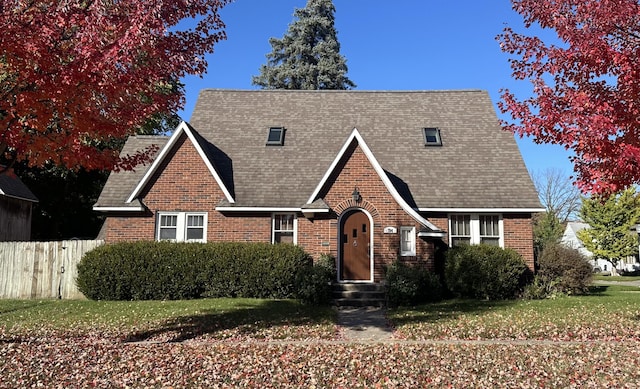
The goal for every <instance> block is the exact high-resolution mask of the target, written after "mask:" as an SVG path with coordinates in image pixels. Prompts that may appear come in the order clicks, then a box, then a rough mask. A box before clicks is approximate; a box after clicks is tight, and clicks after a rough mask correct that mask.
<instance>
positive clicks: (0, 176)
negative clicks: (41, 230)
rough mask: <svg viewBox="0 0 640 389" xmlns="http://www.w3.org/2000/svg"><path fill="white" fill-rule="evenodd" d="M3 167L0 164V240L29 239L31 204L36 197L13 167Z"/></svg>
mask: <svg viewBox="0 0 640 389" xmlns="http://www.w3.org/2000/svg"><path fill="white" fill-rule="evenodd" d="M5 169H6V168H5V167H3V166H0V172H2V173H0V242H8V241H25V240H29V239H31V217H32V212H33V211H32V209H33V204H34V203H37V202H38V198H37V197H36V196H35V195H34V194H33V193H32V192H31V191H30V190H29V188H27V186H26V185H25V184H24V183H23V182H22V181H21V180H20V178H18V176H16V175H15V173H14V172H13V169H6V170H5ZM3 170H4V171H3Z"/></svg>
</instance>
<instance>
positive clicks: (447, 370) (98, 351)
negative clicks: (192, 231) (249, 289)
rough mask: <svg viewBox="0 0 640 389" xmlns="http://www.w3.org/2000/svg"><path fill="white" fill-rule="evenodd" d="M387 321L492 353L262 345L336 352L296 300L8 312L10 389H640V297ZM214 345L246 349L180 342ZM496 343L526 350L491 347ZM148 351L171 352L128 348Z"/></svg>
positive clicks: (2, 331) (607, 291)
mask: <svg viewBox="0 0 640 389" xmlns="http://www.w3.org/2000/svg"><path fill="white" fill-rule="evenodd" d="M389 318H390V319H391V320H392V322H393V324H394V325H395V326H396V328H397V330H398V331H397V333H398V334H399V336H400V337H405V338H411V339H418V340H419V339H445V340H446V339H448V340H454V339H486V340H488V342H479V343H478V342H443V343H440V342H434V343H420V342H418V343H414V342H396V343H371V344H369V343H340V342H337V343H336V342H327V343H324V342H304V341H303V342H294V343H289V342H260V341H256V340H259V339H304V340H306V339H336V331H335V329H336V325H335V322H336V314H335V311H334V310H333V309H331V308H329V307H309V306H304V305H300V304H298V303H296V302H293V301H288V300H281V301H280V300H254V299H205V300H190V301H136V302H100V301H57V300H43V301H16V300H0V377H1V378H0V388H3V387H150V388H153V387H173V388H194V387H264V388H273V387H278V388H299V387H349V388H351V387H353V388H367V387H380V388H405V387H406V388H410V387H411V388H414V387H454V388H466V387H504V388H512V387H520V388H539V387H636V386H637V383H638V382H640V371H638V361H640V347H638V345H640V288H633V287H622V286H596V287H593V288H592V289H591V293H590V294H589V295H586V296H573V297H558V298H556V299H548V300H539V301H498V302H490V301H476V300H449V301H444V302H440V303H434V304H427V305H422V306H419V307H414V308H402V309H396V310H392V311H389ZM208 338H215V339H236V340H242V342H215V343H207V342H181V343H179V342H178V341H182V340H191V339H193V340H200V339H208ZM496 339H498V340H500V339H507V340H508V339H523V340H525V341H523V342H492V341H491V340H496ZM529 339H539V340H544V341H545V342H531V341H529ZM138 340H160V341H164V342H162V343H154V342H143V343H127V342H128V341H138ZM567 340H569V341H572V342H566V341H567ZM585 340H594V342H584V341H585ZM616 340H617V341H616ZM546 341H551V342H546ZM553 341H560V342H553Z"/></svg>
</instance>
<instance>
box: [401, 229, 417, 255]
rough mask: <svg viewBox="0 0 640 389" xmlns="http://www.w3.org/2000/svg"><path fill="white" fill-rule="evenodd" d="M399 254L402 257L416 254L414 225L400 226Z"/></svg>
mask: <svg viewBox="0 0 640 389" xmlns="http://www.w3.org/2000/svg"><path fill="white" fill-rule="evenodd" d="M400 255H401V256H403V257H407V256H414V255H416V228H415V227H405V226H402V227H400Z"/></svg>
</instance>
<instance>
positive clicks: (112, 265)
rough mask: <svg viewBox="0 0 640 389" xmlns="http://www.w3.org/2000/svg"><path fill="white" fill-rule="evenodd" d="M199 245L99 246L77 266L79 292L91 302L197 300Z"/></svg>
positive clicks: (132, 244) (138, 243)
mask: <svg viewBox="0 0 640 389" xmlns="http://www.w3.org/2000/svg"><path fill="white" fill-rule="evenodd" d="M201 249H202V244H174V243H169V242H135V243H121V244H114V245H104V246H100V247H98V248H96V249H94V250H92V251H90V252H88V253H86V254H85V255H84V257H83V258H82V260H81V261H80V263H79V264H78V278H77V284H78V289H79V290H80V291H81V292H82V293H83V294H84V295H85V296H86V297H87V298H90V299H94V300H167V299H191V298H197V297H199V296H200V294H201V293H202V292H203V288H202V285H199V284H198V283H197V282H195V280H196V279H197V277H198V270H199V263H198V261H199V258H200V252H201Z"/></svg>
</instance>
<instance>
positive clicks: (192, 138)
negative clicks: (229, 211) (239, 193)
mask: <svg viewBox="0 0 640 389" xmlns="http://www.w3.org/2000/svg"><path fill="white" fill-rule="evenodd" d="M183 133H185V134H186V135H187V137H189V140H190V141H191V143H192V144H193V146H194V147H195V148H196V150H197V151H198V154H199V155H200V158H202V161H203V162H204V163H205V165H206V166H207V169H209V172H210V173H211V175H212V176H213V178H214V179H215V180H216V182H217V183H218V185H219V186H220V189H221V190H222V192H223V193H224V196H225V197H226V199H227V201H228V202H229V203H232V204H233V203H235V200H234V199H233V197H232V196H231V193H230V192H229V190H228V189H227V187H226V185H225V184H224V182H223V181H222V179H221V178H220V175H219V174H218V172H217V171H216V169H215V168H214V167H213V164H212V163H211V161H210V160H209V158H207V155H206V154H205V152H204V150H203V149H202V146H201V145H200V142H199V141H198V140H197V139H196V137H195V136H194V134H193V131H192V130H191V127H190V126H189V125H188V124H187V123H186V122H184V121H183V122H182V123H180V125H179V126H178V128H177V129H176V131H174V132H173V135H172V136H171V138H169V141H168V142H167V144H166V145H165V146H164V148H163V149H162V150H161V151H160V154H159V155H158V157H157V158H156V159H155V160H154V161H153V163H152V164H151V167H150V168H149V169H148V170H147V172H146V173H145V175H144V177H142V179H141V180H140V182H139V183H138V185H137V186H136V188H135V189H134V190H133V192H132V193H131V195H129V198H127V200H126V202H127V203H131V202H132V201H133V200H134V199H135V198H136V197H138V196H139V195H140V193H141V192H142V190H143V189H144V188H145V186H146V185H147V184H148V182H149V180H150V179H151V177H152V176H153V174H154V173H155V172H156V170H157V169H158V167H159V166H160V165H161V164H162V162H163V161H164V159H165V157H166V156H167V155H168V154H169V152H170V151H171V149H173V146H174V145H175V143H176V142H177V141H178V139H179V138H180V136H181V135H182V134H183Z"/></svg>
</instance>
